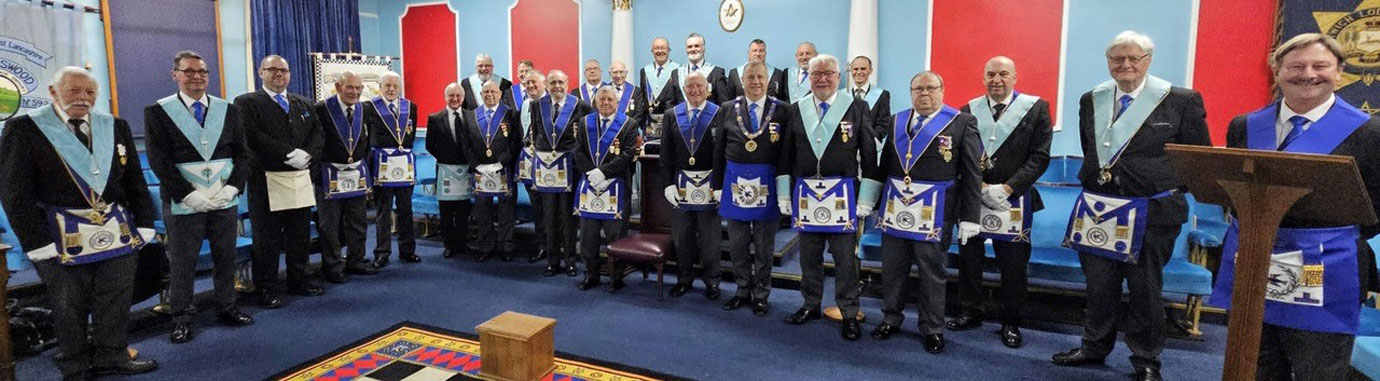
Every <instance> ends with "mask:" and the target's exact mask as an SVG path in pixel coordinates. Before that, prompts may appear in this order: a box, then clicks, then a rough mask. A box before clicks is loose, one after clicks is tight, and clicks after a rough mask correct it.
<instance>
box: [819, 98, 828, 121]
mask: <svg viewBox="0 0 1380 381" xmlns="http://www.w3.org/2000/svg"><path fill="white" fill-rule="evenodd" d="M828 113H829V103H827V102H819V117H820V118H823V117H824V114H828Z"/></svg>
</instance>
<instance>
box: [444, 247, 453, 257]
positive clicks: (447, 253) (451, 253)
mask: <svg viewBox="0 0 1380 381" xmlns="http://www.w3.org/2000/svg"><path fill="white" fill-rule="evenodd" d="M454 256H455V252H454V251H451V250H450V249H446V250H445V251H442V252H441V257H442V258H450V257H454Z"/></svg>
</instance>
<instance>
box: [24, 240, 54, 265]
mask: <svg viewBox="0 0 1380 381" xmlns="http://www.w3.org/2000/svg"><path fill="white" fill-rule="evenodd" d="M24 256H26V257H29V262H38V261H46V260H49V259H53V258H57V256H58V251H57V244H52V243H50V244H48V246H44V247H41V248H39V249H38V250H34V251H30V252H27V253H24Z"/></svg>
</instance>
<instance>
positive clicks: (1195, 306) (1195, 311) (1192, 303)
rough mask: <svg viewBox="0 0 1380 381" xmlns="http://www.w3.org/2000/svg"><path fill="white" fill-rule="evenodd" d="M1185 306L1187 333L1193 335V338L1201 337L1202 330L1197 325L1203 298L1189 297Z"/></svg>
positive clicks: (1200, 316) (1200, 315) (1201, 313)
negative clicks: (1187, 324) (1187, 323)
mask: <svg viewBox="0 0 1380 381" xmlns="http://www.w3.org/2000/svg"><path fill="white" fill-rule="evenodd" d="M1187 304H1188V306H1187V307H1188V308H1187V310H1186V311H1184V313H1185V314H1187V315H1188V322H1189V326H1188V333H1189V334H1191V335H1193V337H1200V336H1202V335H1203V330H1202V329H1200V328H1201V326H1199V325H1198V323H1199V319H1201V318H1202V315H1203V297H1202V296H1198V295H1189V296H1188V303H1187Z"/></svg>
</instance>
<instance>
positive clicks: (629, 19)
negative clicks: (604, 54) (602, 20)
mask: <svg viewBox="0 0 1380 381" xmlns="http://www.w3.org/2000/svg"><path fill="white" fill-rule="evenodd" d="M609 50H610V53H612V54H611V57H609V58H611V60H610V61H609V62H607V63H605V65H604V66H605V67H608V64H610V63H613V61H623V63H624V64H625V65H627V66H628V67H629V68H631V67H632V64H633V13H632V0H613V41H612V45H610V49H609Z"/></svg>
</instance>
